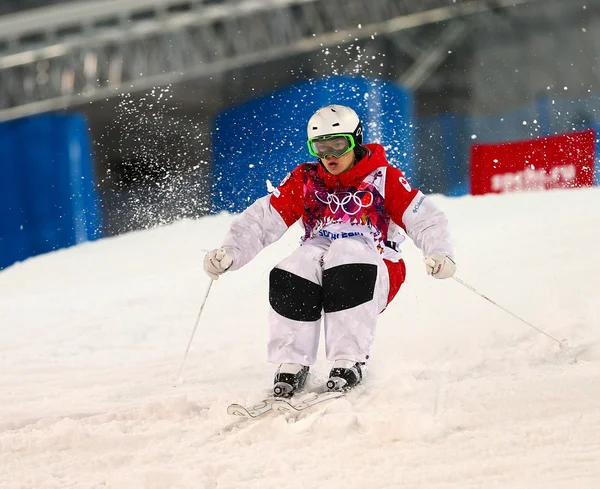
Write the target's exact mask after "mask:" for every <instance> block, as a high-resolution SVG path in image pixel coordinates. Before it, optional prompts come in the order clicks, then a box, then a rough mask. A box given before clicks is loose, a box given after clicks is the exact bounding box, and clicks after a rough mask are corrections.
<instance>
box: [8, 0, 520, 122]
mask: <svg viewBox="0 0 600 489" xmlns="http://www.w3.org/2000/svg"><path fill="white" fill-rule="evenodd" d="M526 1H531V0H493V4H492V2H491V1H490V0H457V1H453V0H369V1H368V2H366V1H364V0H270V1H237V2H236V1H231V0H230V1H228V2H222V3H218V4H215V3H214V2H212V3H208V2H207V1H202V0H162V1H157V0H129V1H128V2H123V1H121V0H105V1H101V2H98V1H93V2H86V3H75V4H73V3H72V4H69V6H67V5H58V6H55V7H53V8H48V9H40V10H38V11H33V12H30V13H27V12H25V13H23V14H20V15H15V16H6V17H0V120H8V119H13V118H17V117H22V116H25V115H29V114H34V113H39V112H44V111H48V110H54V109H58V108H62V107H68V106H71V105H76V104H81V103H83V102H86V101H91V100H97V99H101V98H107V97H112V96H115V95H118V94H120V93H123V92H131V91H138V90H145V89H148V88H151V87H154V86H159V85H163V84H169V83H176V82H180V81H184V80H187V79H192V78H196V77H200V76H206V75H212V74H216V73H219V72H223V71H225V70H229V69H231V68H234V67H238V66H247V65H251V64H255V63H259V62H265V61H269V60H273V59H277V58H281V57H285V56H292V55H295V54H300V53H306V52H310V51H314V50H318V49H320V48H323V47H326V46H331V45H336V44H342V43H348V42H354V41H355V40H361V39H365V38H368V37H372V36H379V35H385V34H389V33H392V32H396V31H400V30H404V29H409V28H413V27H417V26H420V25H424V24H428V23H434V22H443V21H447V20H450V19H453V18H456V17H462V16H468V15H473V14H477V13H480V12H484V11H487V10H490V9H492V8H501V7H511V6H514V5H517V4H521V3H525V2H526ZM455 37H457V36H456V35H455ZM438 58H439V56H438ZM422 63H423V66H424V67H425V68H426V67H427V66H433V65H434V64H435V62H434V63H432V61H431V59H429V60H428V59H427V58H426V57H424V58H423V60H422ZM421 71H422V72H423V73H425V72H426V71H427V70H426V69H421ZM416 75H417V76H418V75H419V72H418V71H416ZM414 76H415V75H413V78H414Z"/></svg>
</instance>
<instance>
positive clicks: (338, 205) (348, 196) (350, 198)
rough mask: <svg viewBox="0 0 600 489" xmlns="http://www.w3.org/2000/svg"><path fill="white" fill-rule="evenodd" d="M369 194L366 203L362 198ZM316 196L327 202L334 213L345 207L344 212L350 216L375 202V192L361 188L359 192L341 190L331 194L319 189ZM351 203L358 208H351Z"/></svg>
mask: <svg viewBox="0 0 600 489" xmlns="http://www.w3.org/2000/svg"><path fill="white" fill-rule="evenodd" d="M367 195H368V196H369V198H368V199H367V200H368V202H367V203H364V202H363V201H362V199H363V197H365V196H367ZM315 196H316V197H317V199H318V200H319V202H323V204H327V205H328V206H329V210H330V211H331V212H332V213H333V214H335V213H336V212H338V211H339V210H340V209H343V210H344V212H345V213H346V214H348V215H349V216H353V215H355V214H358V213H359V212H360V210H361V209H364V208H365V207H369V206H370V205H371V204H372V203H373V194H372V193H371V192H368V191H366V190H359V191H358V192H340V193H337V194H330V193H328V192H323V191H319V190H317V191H316V192H315ZM349 203H353V204H354V205H356V207H357V208H356V209H355V210H349V206H348V204H349Z"/></svg>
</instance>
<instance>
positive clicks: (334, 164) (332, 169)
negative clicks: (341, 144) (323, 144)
mask: <svg viewBox="0 0 600 489" xmlns="http://www.w3.org/2000/svg"><path fill="white" fill-rule="evenodd" d="M354 159H355V156H354V150H352V151H349V152H348V153H346V154H345V155H342V156H340V157H339V158H336V157H335V156H333V155H327V156H326V157H325V158H323V159H322V160H321V161H322V162H323V165H325V168H326V169H327V171H328V172H329V173H331V174H332V175H339V174H340V173H344V172H345V171H348V170H349V169H350V168H352V167H353V166H354Z"/></svg>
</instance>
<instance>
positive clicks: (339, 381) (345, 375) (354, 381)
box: [327, 360, 365, 391]
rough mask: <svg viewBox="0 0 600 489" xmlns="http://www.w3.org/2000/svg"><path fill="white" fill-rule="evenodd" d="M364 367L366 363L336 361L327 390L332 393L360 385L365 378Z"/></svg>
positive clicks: (330, 373)
mask: <svg viewBox="0 0 600 489" xmlns="http://www.w3.org/2000/svg"><path fill="white" fill-rule="evenodd" d="M364 365H365V364H364V362H353V361H352V360H336V361H335V362H334V363H333V367H332V369H331V372H329V380H328V381H327V388H328V389H329V390H330V391H341V390H344V389H351V388H352V387H354V386H355V385H358V384H359V383H360V381H361V380H362V378H363V370H364Z"/></svg>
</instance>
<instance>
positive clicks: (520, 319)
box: [452, 277, 566, 349]
mask: <svg viewBox="0 0 600 489" xmlns="http://www.w3.org/2000/svg"><path fill="white" fill-rule="evenodd" d="M452 278H453V279H454V280H456V281H457V282H458V283H459V284H461V285H463V286H465V287H466V288H467V289H469V290H470V291H471V292H475V293H476V294H477V295H478V296H479V297H482V298H484V299H485V300H486V301H489V302H491V303H492V304H494V305H495V306H496V307H498V308H500V309H502V310H503V311H504V312H506V313H508V314H510V315H511V316H512V317H514V318H515V319H518V320H519V321H521V322H523V323H525V324H526V325H527V326H529V327H530V328H532V329H535V330H536V331H537V332H538V333H541V334H543V335H545V336H547V337H548V338H550V339H551V340H553V341H556V342H557V343H558V346H559V347H560V348H561V349H562V348H564V347H565V346H566V345H565V342H566V340H563V341H560V340H557V339H556V338H555V337H554V336H552V335H550V334H548V333H546V332H545V331H544V330H542V329H540V328H538V327H537V326H534V325H533V324H531V323H530V322H528V321H525V320H524V319H523V318H521V317H519V316H517V315H516V314H515V313H513V312H510V311H509V310H508V309H506V308H505V307H502V306H501V305H500V304H497V303H496V302H494V301H493V300H492V299H490V298H489V297H487V296H485V295H483V294H482V293H480V292H478V291H477V290H475V288H474V287H472V286H470V285H469V284H467V283H466V282H464V281H463V280H461V279H459V278H458V277H452Z"/></svg>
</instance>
